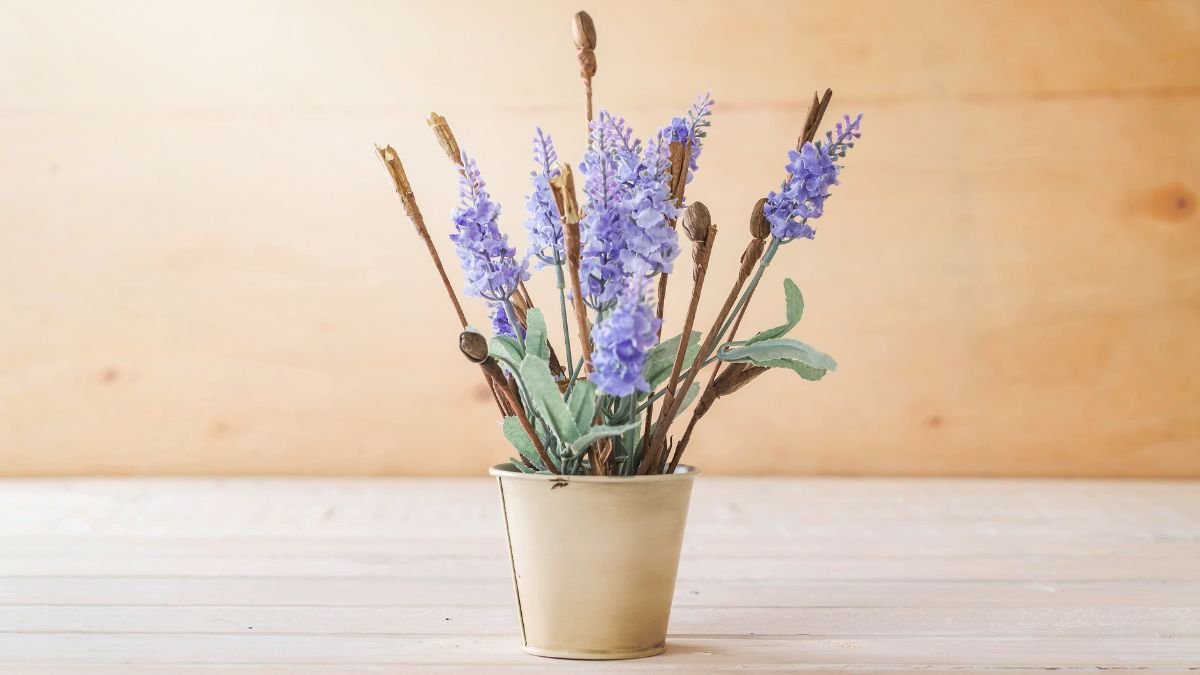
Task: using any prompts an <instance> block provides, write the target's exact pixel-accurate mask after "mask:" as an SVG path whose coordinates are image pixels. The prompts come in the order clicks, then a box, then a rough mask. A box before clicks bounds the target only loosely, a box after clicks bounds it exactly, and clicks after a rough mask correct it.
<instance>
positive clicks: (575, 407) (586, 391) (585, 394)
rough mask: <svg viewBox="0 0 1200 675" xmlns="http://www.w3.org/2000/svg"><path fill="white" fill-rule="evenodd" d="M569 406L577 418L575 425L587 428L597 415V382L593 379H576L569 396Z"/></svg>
mask: <svg viewBox="0 0 1200 675" xmlns="http://www.w3.org/2000/svg"><path fill="white" fill-rule="evenodd" d="M567 408H568V409H570V411H571V416H572V417H574V418H575V426H576V427H577V428H579V429H587V428H588V427H590V426H592V420H593V419H594V418H595V417H596V383H595V382H592V381H591V380H576V381H575V387H574V388H573V389H571V395H570V396H568V397H567Z"/></svg>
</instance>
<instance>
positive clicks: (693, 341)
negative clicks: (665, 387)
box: [642, 330, 700, 390]
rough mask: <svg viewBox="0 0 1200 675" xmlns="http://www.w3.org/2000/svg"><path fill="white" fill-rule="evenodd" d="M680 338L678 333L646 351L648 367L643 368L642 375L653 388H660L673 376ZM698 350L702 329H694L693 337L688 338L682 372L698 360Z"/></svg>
mask: <svg viewBox="0 0 1200 675" xmlns="http://www.w3.org/2000/svg"><path fill="white" fill-rule="evenodd" d="M679 339H680V336H679V335H676V336H675V337H673V338H671V339H670V340H665V341H663V342H660V343H658V344H656V345H654V346H653V347H651V348H650V351H649V352H647V353H646V367H645V368H644V369H643V370H642V375H643V376H645V378H646V381H647V382H649V383H650V389H651V390H653V389H656V388H658V386H659V385H660V384H662V383H663V382H666V381H667V378H668V377H670V376H671V366H673V365H675V353H676V352H678V351H679ZM698 351H700V331H698V330H694V331H692V335H691V338H689V339H688V346H687V351H686V352H685V353H684V355H683V367H682V368H681V370H680V372H682V371H684V370H687V369H688V368H689V367H691V365H692V362H693V361H695V360H696V352H698Z"/></svg>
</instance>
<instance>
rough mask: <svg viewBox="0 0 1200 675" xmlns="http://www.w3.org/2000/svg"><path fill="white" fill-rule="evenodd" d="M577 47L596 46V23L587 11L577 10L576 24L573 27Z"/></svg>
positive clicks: (589, 47) (587, 47) (588, 47)
mask: <svg viewBox="0 0 1200 675" xmlns="http://www.w3.org/2000/svg"><path fill="white" fill-rule="evenodd" d="M572 35H573V36H574V38H575V48H576V49H595V48H596V24H595V23H593V22H592V17H591V16H590V15H589V14H588V13H587V12H582V11H581V12H575V25H574V27H573V29H572Z"/></svg>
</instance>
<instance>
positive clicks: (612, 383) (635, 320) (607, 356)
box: [592, 274, 662, 396]
mask: <svg viewBox="0 0 1200 675" xmlns="http://www.w3.org/2000/svg"><path fill="white" fill-rule="evenodd" d="M648 279H649V278H648V277H646V276H644V275H640V274H639V275H635V276H634V277H633V278H630V279H628V280H627V281H626V284H625V289H624V291H623V292H622V293H621V296H620V299H619V300H618V302H617V305H616V307H614V308H613V310H612V311H611V312H610V313H609V314H608V315H607V316H606V317H604V320H603V321H601V322H600V323H599V324H597V325H596V327H595V328H594V329H593V330H592V343H593V345H594V346H593V350H592V366H593V369H594V370H593V371H592V381H593V382H595V383H596V386H597V387H599V389H600V391H602V392H604V393H605V394H608V395H609V396H628V395H630V394H632V393H633V392H634V391H642V392H649V391H650V383H648V382H646V378H645V377H644V376H643V375H642V371H643V369H644V368H645V367H646V354H647V352H648V351H649V350H650V348H651V347H653V346H654V345H655V344H657V343H658V326H659V324H661V323H662V321H661V320H660V319H659V318H658V317H656V316H655V312H654V298H653V294H652V293H650V284H649V280H648Z"/></svg>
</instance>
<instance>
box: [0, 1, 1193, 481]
mask: <svg viewBox="0 0 1200 675" xmlns="http://www.w3.org/2000/svg"><path fill="white" fill-rule="evenodd" d="M574 9H575V7H564V6H562V5H560V4H558V3H552V2H548V1H547V2H534V1H532V0H520V1H518V2H509V3H483V2H480V3H463V2H459V3H453V4H445V3H433V2H405V3H356V4H346V3H336V2H317V1H306V2H273V1H268V0H264V1H261V2H253V3H244V2H235V1H233V0H218V1H216V2H205V3H159V2H152V1H150V0H130V1H128V2H122V3H119V4H115V5H114V4H105V5H101V4H91V3H73V2H64V1H50V2H33V1H18V2H7V3H3V5H0V146H2V147H3V148H4V152H3V153H0V183H2V184H3V186H4V188H3V198H2V199H0V288H3V292H0V316H3V317H4V321H3V325H0V474H10V475H38V474H43V475H44V474H139V473H160V474H190V473H229V474H269V473H289V474H318V475H319V474H479V473H481V472H482V468H483V467H486V466H488V465H490V464H493V463H495V462H497V461H502V460H503V459H504V458H506V457H507V456H508V455H509V454H511V453H510V452H509V451H508V450H506V449H505V448H504V441H503V439H502V437H501V435H500V433H499V430H498V428H497V427H496V425H495V423H494V422H495V420H494V410H493V407H492V405H491V402H490V400H489V396H488V394H487V392H485V391H484V390H483V389H482V386H481V384H480V382H479V380H478V376H477V373H476V372H475V369H473V368H472V367H470V366H469V365H468V364H465V363H463V362H462V360H461V357H460V356H459V355H458V353H457V350H456V347H455V335H456V333H457V331H458V328H457V325H456V321H455V317H454V314H453V312H452V310H451V309H450V307H449V306H448V305H447V303H446V302H445V298H444V297H443V295H442V293H441V291H440V289H439V288H438V282H437V278H436V275H435V274H434V272H433V270H432V268H431V266H430V265H429V263H428V260H426V259H425V257H424V253H423V249H422V247H421V245H420V243H419V241H417V239H416V237H415V235H414V233H413V232H412V228H411V226H410V225H409V224H408V223H407V222H406V221H405V219H404V217H403V213H402V209H401V207H400V204H399V202H398V200H397V199H396V198H395V195H394V194H393V193H392V191H391V189H390V187H389V185H388V179H387V176H386V173H385V172H384V171H383V169H382V168H381V167H380V166H379V163H378V161H377V160H376V159H375V158H374V157H373V155H372V153H373V147H372V144H373V143H376V142H379V143H392V144H393V145H395V147H396V148H397V150H398V151H399V152H400V153H401V154H402V156H403V159H404V162H405V165H406V167H407V169H408V172H409V174H410V176H411V178H412V181H413V185H414V189H415V190H416V194H417V198H418V200H419V201H420V203H421V208H422V209H423V211H424V212H425V214H426V217H427V220H428V221H429V224H430V227H431V229H432V230H433V231H434V234H435V236H437V237H444V235H445V233H446V228H447V223H446V222H445V219H444V216H443V214H446V213H447V212H448V211H449V209H450V207H451V205H452V202H453V199H454V193H455V187H454V175H453V171H452V170H451V168H450V167H449V165H448V164H447V163H446V161H445V159H444V158H443V157H441V156H440V154H439V150H438V148H437V145H436V143H435V142H434V139H433V138H432V136H431V134H430V133H429V131H428V129H427V128H426V127H425V124H424V121H423V120H424V119H425V117H426V116H427V115H428V113H429V111H430V110H437V111H438V112H440V113H442V114H444V115H446V116H447V117H448V118H449V120H450V122H451V124H452V125H453V126H454V128H455V130H456V132H457V134H458V137H459V140H460V142H461V143H462V144H463V146H464V147H466V148H467V149H469V150H470V151H471V152H472V153H473V154H474V155H475V156H476V157H477V158H478V160H479V162H480V166H481V168H482V170H483V171H484V172H485V175H486V176H487V178H488V180H489V182H490V185H491V187H492V188H493V193H494V195H495V196H496V197H497V198H499V199H500V200H501V201H502V202H503V204H505V206H506V216H505V217H504V219H503V223H504V225H505V227H506V228H508V230H509V231H510V232H513V233H514V236H515V237H516V238H517V239H518V240H520V241H523V236H522V235H521V234H520V233H519V230H520V223H521V220H522V217H521V210H522V202H523V195H524V194H525V193H526V191H527V187H526V175H527V171H528V170H529V166H530V165H529V163H528V161H527V158H528V154H529V148H528V142H529V141H528V139H529V137H530V135H531V133H532V129H533V127H534V126H535V125H537V124H540V125H542V126H543V127H544V128H545V129H547V130H548V131H551V132H553V133H554V134H555V136H556V138H557V140H558V142H559V145H560V151H561V154H562V155H563V157H564V158H566V159H568V160H571V161H574V160H576V159H577V158H578V157H579V155H580V152H581V150H582V146H583V140H584V129H583V124H582V121H581V120H582V116H583V112H582V105H583V101H582V91H581V87H580V84H579V82H578V74H577V68H576V64H575V61H574V59H575V54H574V47H573V45H572V44H571V39H570V30H569V26H570V16H571V13H572V12H573V11H574ZM588 9H590V10H591V12H592V14H593V16H594V17H595V19H596V24H597V29H598V32H599V46H598V49H597V57H598V61H599V70H598V73H597V76H596V83H595V89H596V100H597V106H598V107H611V108H613V109H614V110H616V111H619V112H621V113H623V114H624V115H626V116H627V117H628V118H629V120H630V121H631V123H632V124H633V125H634V126H635V128H636V129H638V130H640V131H642V132H645V131H647V130H649V129H653V128H655V126H657V125H658V124H661V123H662V122H663V121H664V120H665V119H667V118H668V117H670V116H671V115H673V114H678V112H679V111H680V110H682V109H683V108H684V106H686V104H687V103H688V102H689V100H690V99H691V97H692V96H693V95H694V94H695V93H696V92H700V91H705V90H709V89H711V90H712V92H713V93H714V96H715V97H716V99H717V101H718V107H717V114H716V120H715V126H714V127H713V129H712V133H711V135H710V138H709V141H708V143H707V145H706V147H705V150H704V157H703V161H702V168H701V170H700V172H699V173H698V174H697V177H696V180H695V181H694V182H693V183H692V185H691V186H690V187H689V193H690V194H691V195H692V196H694V197H697V198H701V199H703V200H704V201H705V202H706V203H707V204H708V205H709V207H710V208H711V210H712V213H713V217H714V222H716V223H717V224H718V225H719V226H720V227H721V228H722V231H723V234H722V237H721V241H722V242H723V243H719V244H718V246H717V250H716V251H715V252H714V256H713V257H714V267H713V268H712V271H711V272H710V273H709V277H708V281H707V283H706V285H707V286H708V287H709V288H710V291H712V290H714V289H715V290H719V289H722V288H725V287H727V285H728V284H729V282H730V280H731V278H732V274H733V268H734V263H735V259H736V256H737V254H738V252H739V251H740V249H741V243H740V242H741V241H742V239H743V236H744V235H743V232H744V229H743V228H744V227H745V226H744V221H745V219H746V217H747V215H748V213H749V211H750V208H751V206H752V204H753V203H754V201H755V199H756V198H758V197H759V196H761V195H762V194H764V193H765V192H767V191H768V190H771V189H773V188H775V187H776V186H777V184H778V182H779V180H780V179H781V173H782V168H781V167H782V164H783V161H784V156H783V151H784V150H785V149H786V148H787V147H789V146H790V145H791V144H792V143H793V142H794V139H795V136H796V135H797V134H798V133H799V131H800V129H799V127H800V126H801V124H802V122H803V116H804V112H805V108H806V103H807V101H808V98H809V96H810V95H811V92H812V91H813V90H814V89H817V88H821V87H825V86H831V87H833V88H834V89H835V91H836V92H837V93H836V96H835V99H834V105H833V107H832V109H831V113H833V114H834V115H840V114H842V113H850V112H856V111H859V110H862V111H865V112H866V113H867V118H866V123H865V124H866V136H865V138H864V141H863V142H862V143H861V145H860V147H858V148H856V149H855V150H854V154H853V156H852V157H851V158H850V160H849V161H848V166H847V169H846V172H845V174H844V185H842V186H840V187H839V188H838V191H837V196H836V197H835V199H834V200H832V201H831V202H830V205H829V210H828V215H827V216H826V218H824V219H823V222H822V224H821V227H820V234H819V235H818V237H817V239H816V241H813V242H803V243H800V244H797V245H795V246H794V247H788V248H787V249H785V250H784V252H783V253H782V254H781V256H780V258H779V261H778V263H777V264H776V268H775V269H774V270H773V272H772V274H771V276H770V279H769V281H768V282H766V284H765V285H764V287H763V289H762V291H761V293H760V294H759V295H760V296H761V297H758V298H757V299H756V300H755V302H754V305H753V308H752V309H751V311H750V317H749V318H748V324H747V325H749V326H758V325H766V324H774V323H776V322H777V320H778V318H779V316H780V315H781V313H782V291H781V288H780V286H781V279H782V278H783V276H785V275H786V276H791V277H792V278H794V279H795V280H796V281H797V283H798V284H799V285H800V287H801V288H802V289H803V291H804V293H805V296H806V299H807V303H808V307H807V311H806V316H805V319H804V322H803V324H802V325H801V326H800V328H799V329H798V335H799V336H801V337H802V338H803V339H805V340H807V341H810V342H812V343H813V344H815V345H817V346H819V347H821V348H824V349H826V350H828V351H829V352H830V353H832V354H834V355H835V356H836V357H837V358H838V360H839V362H840V364H841V368H840V369H839V370H838V372H836V373H835V374H833V375H832V376H830V377H829V378H827V380H826V381H823V382H820V383H817V384H812V383H807V382H802V381H800V380H798V379H796V378H794V377H790V376H789V375H788V374H785V373H776V374H773V375H768V376H765V377H763V378H761V380H760V381H759V382H757V383H756V384H754V386H752V387H749V388H747V389H746V391H744V392H741V393H739V394H738V396H736V397H732V398H730V399H728V400H724V401H722V402H721V403H720V404H719V405H718V407H717V408H716V409H715V410H714V411H713V413H712V414H711V415H709V416H708V417H707V418H706V419H705V421H704V422H703V423H702V425H701V427H700V429H699V432H700V433H699V434H698V439H697V441H696V442H695V443H693V445H692V447H691V449H690V450H689V457H688V460H689V461H691V462H692V463H695V464H697V465H700V466H702V467H703V468H704V469H705V470H707V471H709V472H711V473H764V472H774V473H841V474H909V475H911V474H947V475H949V474H954V475H1025V476H1042V475H1052V476H1177V477H1185V476H1192V477H1195V476H1200V215H1198V213H1197V209H1196V202H1197V199H1198V197H1197V193H1198V191H1200V123H1198V122H1197V120H1200V5H1197V3H1196V2H1194V1H1193V0H1147V1H1144V2H1121V1H1119V0H1112V1H1099V0H1097V1H1092V0H1064V1H1062V2H1041V1H1039V0H1013V1H1010V2H994V3H993V2H989V3H985V2H954V1H952V0H921V1H911V2H902V3H897V2H890V1H887V0H857V1H852V2H837V3H828V2H826V3H818V2H755V3H736V4H735V3H723V2H718V1H716V0H695V1H691V2H687V3H667V2H663V3H643V2H632V1H631V0H622V1H619V2H604V3H597V5H596V6H594V7H590V8H588ZM632 17H636V19H637V20H632ZM664 26H671V27H672V30H673V31H674V33H673V34H678V35H687V36H690V38H691V42H690V43H689V44H688V45H687V46H681V45H679V44H676V43H674V42H673V41H671V40H667V39H663V36H664V32H663V27H664ZM443 253H444V255H450V251H449V250H448V246H447V247H446V248H443ZM451 274H452V278H455V279H457V278H459V276H458V275H459V273H458V272H457V270H451ZM531 286H532V291H533V293H534V294H535V296H536V297H537V298H539V299H540V301H541V302H542V304H548V303H549V302H550V299H551V298H552V292H551V291H552V281H551V280H550V279H549V277H548V276H546V275H542V276H541V277H539V278H538V279H536V280H535V283H533V284H532V285H531ZM672 286H673V288H672V289H671V290H672V293H671V297H670V302H669V303H668V321H669V325H678V323H679V322H680V320H681V319H682V316H681V312H682V308H683V306H684V304H685V299H686V292H687V288H686V284H672ZM720 295H721V294H720V293H719V292H710V293H709V294H708V297H707V298H706V299H705V301H704V302H703V303H702V304H701V310H700V314H699V316H700V319H701V323H704V322H705V321H706V320H707V319H706V318H705V317H711V315H712V313H713V312H714V311H715V309H716V303H717V301H718V300H719V296H720ZM467 309H468V312H469V313H470V315H471V318H472V319H473V320H474V321H476V322H478V323H482V322H483V321H484V315H483V312H482V308H481V307H480V306H479V305H478V303H472V304H471V306H469V307H468V308H467ZM551 323H552V324H553V323H556V322H553V321H552V322H551ZM551 330H552V331H554V330H555V329H554V327H553V326H552V327H551Z"/></svg>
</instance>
